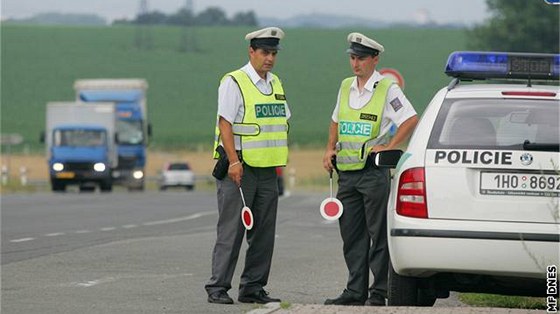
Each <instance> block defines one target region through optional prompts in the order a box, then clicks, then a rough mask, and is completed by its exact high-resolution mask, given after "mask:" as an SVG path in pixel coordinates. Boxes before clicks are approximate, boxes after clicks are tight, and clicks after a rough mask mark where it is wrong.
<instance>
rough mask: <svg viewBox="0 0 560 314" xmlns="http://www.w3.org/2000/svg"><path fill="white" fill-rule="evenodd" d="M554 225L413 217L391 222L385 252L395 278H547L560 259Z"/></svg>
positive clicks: (559, 242) (559, 236) (399, 218)
mask: <svg viewBox="0 0 560 314" xmlns="http://www.w3.org/2000/svg"><path fill="white" fill-rule="evenodd" d="M559 228H560V226H559V225H558V224H535V223H531V224H526V223H509V222H508V223H506V222H473V221H450V220H431V219H413V218H406V217H400V216H398V217H397V218H396V219H395V218H394V217H393V221H392V222H390V223H389V251H390V254H391V260H392V263H393V267H394V268H395V271H396V272H397V273H398V274H401V275H405V276H413V277H428V276H432V275H435V274H438V273H466V274H480V275H493V276H512V277H524V278H545V277H546V268H547V266H549V265H557V266H558V263H559V261H560V257H559V254H560V252H559V250H558V247H559V245H560V235H559V232H558V230H560V229H559Z"/></svg>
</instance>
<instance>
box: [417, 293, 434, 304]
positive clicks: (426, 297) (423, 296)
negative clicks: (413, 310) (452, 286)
mask: <svg viewBox="0 0 560 314" xmlns="http://www.w3.org/2000/svg"><path fill="white" fill-rule="evenodd" d="M436 300H437V296H436V295H434V293H433V292H432V290H428V289H418V297H417V300H416V305H418V306H434V304H435V303H436Z"/></svg>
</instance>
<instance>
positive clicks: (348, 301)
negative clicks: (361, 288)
mask: <svg viewBox="0 0 560 314" xmlns="http://www.w3.org/2000/svg"><path fill="white" fill-rule="evenodd" d="M325 305H364V301H363V300H360V299H356V298H355V297H353V296H351V295H350V293H348V290H346V289H344V291H343V292H342V294H341V295H339V296H338V297H337V298H335V299H327V300H326V301H325Z"/></svg>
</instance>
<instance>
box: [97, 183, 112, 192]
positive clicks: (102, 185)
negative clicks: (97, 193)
mask: <svg viewBox="0 0 560 314" xmlns="http://www.w3.org/2000/svg"><path fill="white" fill-rule="evenodd" d="M99 189H100V190H101V192H111V191H112V190H113V184H112V183H111V182H102V183H100V184H99Z"/></svg>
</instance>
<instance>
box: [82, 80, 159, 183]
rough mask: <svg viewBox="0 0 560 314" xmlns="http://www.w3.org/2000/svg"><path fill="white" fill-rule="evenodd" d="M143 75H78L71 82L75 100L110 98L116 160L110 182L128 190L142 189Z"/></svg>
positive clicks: (147, 132) (145, 118) (145, 127)
mask: <svg viewBox="0 0 560 314" xmlns="http://www.w3.org/2000/svg"><path fill="white" fill-rule="evenodd" d="M147 89H148V83H147V82H146V81H145V80H144V79H80V80H77V81H75V82H74V90H75V91H76V100H77V101H78V102H82V103H85V104H86V105H87V104H88V103H97V102H113V103H115V110H116V117H117V118H116V121H115V122H116V124H115V127H114V132H115V134H114V137H115V141H116V147H117V156H118V162H117V164H116V167H115V168H113V169H112V176H113V183H114V184H117V185H122V186H125V187H127V188H128V189H129V190H131V191H132V190H144V185H145V184H144V182H145V166H146V157H147V152H146V146H147V144H148V138H149V136H150V135H151V125H150V124H149V122H148V112H147V104H146V91H147Z"/></svg>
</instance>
